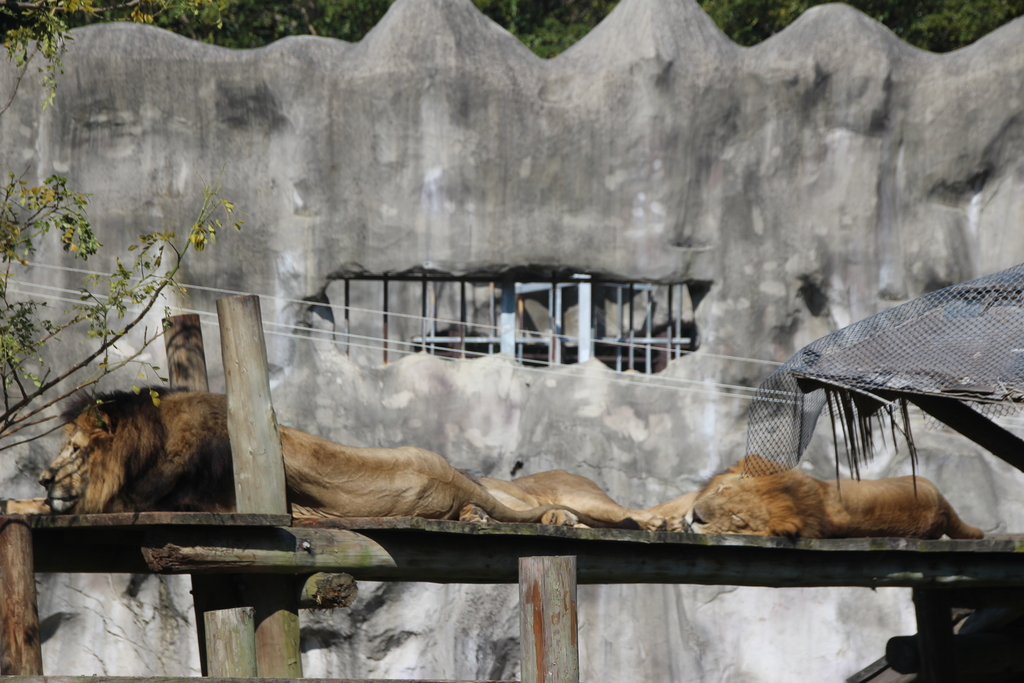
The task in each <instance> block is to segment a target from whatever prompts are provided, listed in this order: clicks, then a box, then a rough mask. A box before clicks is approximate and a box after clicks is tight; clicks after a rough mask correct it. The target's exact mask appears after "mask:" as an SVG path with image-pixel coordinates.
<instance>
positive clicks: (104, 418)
mask: <svg viewBox="0 0 1024 683" xmlns="http://www.w3.org/2000/svg"><path fill="white" fill-rule="evenodd" d="M77 422H78V426H79V428H80V429H82V430H84V431H86V432H90V433H93V434H95V433H97V432H104V433H106V434H110V433H112V432H113V431H114V427H113V422H112V421H111V419H110V416H109V415H107V414H106V413H104V412H103V411H102V410H100V409H99V408H96V407H93V408H90V409H88V410H86V411H85V412H84V413H82V415H81V416H80V417H79V418H78V421H77Z"/></svg>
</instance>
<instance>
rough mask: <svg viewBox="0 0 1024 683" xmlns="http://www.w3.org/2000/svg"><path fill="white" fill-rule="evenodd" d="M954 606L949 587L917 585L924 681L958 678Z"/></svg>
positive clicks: (943, 682) (950, 681)
mask: <svg viewBox="0 0 1024 683" xmlns="http://www.w3.org/2000/svg"><path fill="white" fill-rule="evenodd" d="M951 607H952V605H951V604H950V599H949V593H948V592H947V591H944V590H938V589H921V588H915V589H914V611H915V612H916V613H917V642H918V647H919V650H920V657H921V670H920V673H921V680H922V683H953V681H956V660H955V657H954V656H953V623H952V612H951Z"/></svg>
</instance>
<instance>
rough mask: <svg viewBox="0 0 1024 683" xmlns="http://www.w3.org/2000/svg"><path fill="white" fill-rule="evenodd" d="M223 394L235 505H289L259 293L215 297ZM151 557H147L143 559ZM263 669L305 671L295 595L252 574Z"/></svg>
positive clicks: (260, 509)
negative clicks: (221, 297)
mask: <svg viewBox="0 0 1024 683" xmlns="http://www.w3.org/2000/svg"><path fill="white" fill-rule="evenodd" d="M217 314H218V316H219V318H220V329H221V334H220V338H221V357H222V360H223V363H224V379H225V383H226V385H227V395H228V435H229V437H230V439H231V460H232V463H233V468H234V475H235V509H236V510H237V511H238V512H256V513H274V514H283V513H287V512H288V501H287V498H286V496H285V477H284V455H283V453H282V449H281V434H280V431H279V430H278V426H277V418H276V417H275V415H274V406H273V404H272V403H271V400H270V371H269V369H268V367H267V346H266V342H265V341H264V338H263V320H262V316H261V315H260V300H259V297H257V296H252V295H245V296H233V297H227V298H224V299H218V300H217ZM148 559H150V558H147V560H148ZM247 585H250V586H253V585H258V589H253V590H252V591H251V592H250V593H249V595H247V602H248V603H249V604H251V605H252V606H253V607H254V608H255V618H256V652H257V670H258V672H259V675H260V676H271V677H281V678H284V677H294V676H302V659H301V658H300V657H299V606H298V601H297V600H298V596H297V595H296V594H295V591H294V590H293V588H292V586H291V584H290V583H289V582H288V581H286V580H283V579H273V578H268V577H261V578H255V577H251V578H250V579H249V581H248V584H247Z"/></svg>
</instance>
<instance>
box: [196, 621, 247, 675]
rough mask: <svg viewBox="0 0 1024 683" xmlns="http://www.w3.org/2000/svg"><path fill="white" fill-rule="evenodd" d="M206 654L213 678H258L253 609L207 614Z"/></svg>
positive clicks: (205, 622)
mask: <svg viewBox="0 0 1024 683" xmlns="http://www.w3.org/2000/svg"><path fill="white" fill-rule="evenodd" d="M203 616H204V619H203V623H204V624H205V626H206V629H205V630H206V652H207V657H208V658H209V662H210V675H211V676H223V677H226V678H252V677H254V676H256V631H255V626H254V624H253V608H252V607H233V608H231V609H221V610H213V611H210V612H207V613H206V614H205V615H203Z"/></svg>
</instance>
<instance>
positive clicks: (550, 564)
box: [519, 556, 580, 683]
mask: <svg viewBox="0 0 1024 683" xmlns="http://www.w3.org/2000/svg"><path fill="white" fill-rule="evenodd" d="M576 624H577V621H576V558H575V557H566V556H561V557H522V558H519V640H520V647H521V648H522V664H521V667H522V678H521V680H522V683H579V680H580V657H579V644H578V641H577V626H576Z"/></svg>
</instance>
